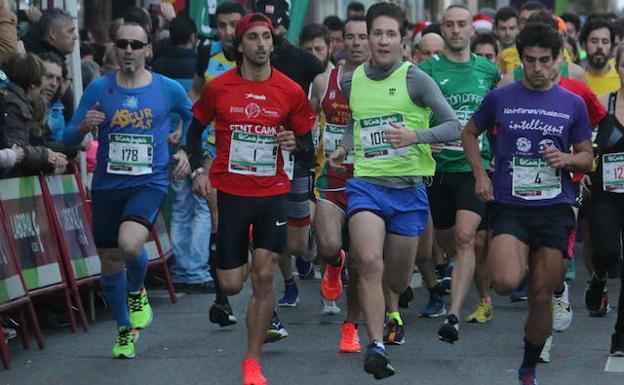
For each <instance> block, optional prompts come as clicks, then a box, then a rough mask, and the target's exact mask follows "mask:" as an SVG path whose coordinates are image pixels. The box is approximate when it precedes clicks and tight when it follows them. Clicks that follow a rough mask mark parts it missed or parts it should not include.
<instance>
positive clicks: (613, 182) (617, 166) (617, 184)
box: [602, 152, 624, 193]
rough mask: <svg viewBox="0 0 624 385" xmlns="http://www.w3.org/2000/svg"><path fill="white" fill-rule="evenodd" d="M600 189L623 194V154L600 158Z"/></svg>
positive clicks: (607, 155) (605, 155)
mask: <svg viewBox="0 0 624 385" xmlns="http://www.w3.org/2000/svg"><path fill="white" fill-rule="evenodd" d="M602 188H603V190H604V191H609V192H613V193H624V152H617V153H614V154H604V155H603V156H602Z"/></svg>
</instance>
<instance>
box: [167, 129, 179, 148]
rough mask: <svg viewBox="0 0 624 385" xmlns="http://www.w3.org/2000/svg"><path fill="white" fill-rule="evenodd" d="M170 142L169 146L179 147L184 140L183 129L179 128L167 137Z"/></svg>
mask: <svg viewBox="0 0 624 385" xmlns="http://www.w3.org/2000/svg"><path fill="white" fill-rule="evenodd" d="M167 139H168V140H169V144H171V145H174V146H177V145H178V144H180V140H181V139H182V128H181V127H180V128H178V129H177V130H175V131H174V132H172V133H171V134H169V136H168V137H167Z"/></svg>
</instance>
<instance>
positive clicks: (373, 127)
mask: <svg viewBox="0 0 624 385" xmlns="http://www.w3.org/2000/svg"><path fill="white" fill-rule="evenodd" d="M403 122H404V118H403V115H401V114H392V115H383V116H376V117H372V118H366V119H361V120H360V141H361V144H362V152H363V153H364V154H363V155H364V159H368V160H372V159H391V158H395V157H399V156H403V155H407V154H408V153H409V146H408V147H403V148H392V147H390V144H389V143H387V142H386V131H387V130H388V129H389V128H390V123H398V124H402V123H403Z"/></svg>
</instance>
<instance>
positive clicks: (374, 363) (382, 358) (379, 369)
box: [364, 341, 395, 380]
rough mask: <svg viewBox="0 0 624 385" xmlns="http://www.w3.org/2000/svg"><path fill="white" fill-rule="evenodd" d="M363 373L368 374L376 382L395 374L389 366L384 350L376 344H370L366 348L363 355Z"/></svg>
mask: <svg viewBox="0 0 624 385" xmlns="http://www.w3.org/2000/svg"><path fill="white" fill-rule="evenodd" d="M364 371H365V372H366V373H370V374H372V375H373V377H375V379H376V380H381V379H382V378H387V377H390V376H393V375H394V374H395V370H394V368H393V367H392V365H390V361H389V360H388V354H387V353H386V348H384V346H383V345H381V344H378V343H376V342H374V341H373V342H371V343H370V344H369V345H368V346H367V347H366V354H364Z"/></svg>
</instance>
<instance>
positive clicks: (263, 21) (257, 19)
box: [234, 13, 273, 39]
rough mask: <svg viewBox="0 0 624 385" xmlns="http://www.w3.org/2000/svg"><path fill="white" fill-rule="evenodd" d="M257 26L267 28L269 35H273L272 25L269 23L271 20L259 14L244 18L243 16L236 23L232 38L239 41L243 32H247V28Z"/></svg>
mask: <svg viewBox="0 0 624 385" xmlns="http://www.w3.org/2000/svg"><path fill="white" fill-rule="evenodd" d="M252 18H253V19H254V21H251V19H252ZM258 26H263V27H267V28H269V30H271V33H273V23H272V22H271V19H269V18H268V17H266V16H265V15H263V14H261V13H250V14H248V15H246V16H243V17H242V18H241V19H240V20H239V21H238V23H236V29H235V30H234V36H235V37H236V38H237V39H241V38H242V37H243V35H244V34H245V32H247V30H249V28H251V27H258Z"/></svg>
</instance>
